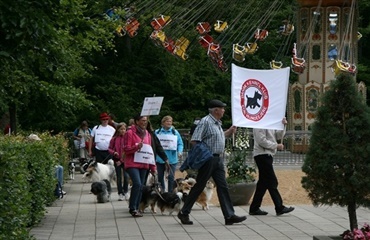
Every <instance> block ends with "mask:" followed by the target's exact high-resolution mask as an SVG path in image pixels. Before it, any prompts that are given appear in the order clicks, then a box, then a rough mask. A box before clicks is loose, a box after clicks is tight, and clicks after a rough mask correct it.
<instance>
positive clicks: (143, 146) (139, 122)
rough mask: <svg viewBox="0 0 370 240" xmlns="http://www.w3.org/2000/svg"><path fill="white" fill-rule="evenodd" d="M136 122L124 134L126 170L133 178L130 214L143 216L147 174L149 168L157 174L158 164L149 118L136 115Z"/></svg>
mask: <svg viewBox="0 0 370 240" xmlns="http://www.w3.org/2000/svg"><path fill="white" fill-rule="evenodd" d="M134 120H135V124H134V125H132V126H131V128H130V129H129V130H127V132H126V133H125V135H124V142H125V144H124V147H123V149H124V152H125V155H126V156H125V170H126V171H127V172H128V174H129V175H130V178H131V180H132V188H131V196H130V201H129V209H130V214H131V215H132V216H133V217H142V216H143V215H142V214H141V213H140V212H139V210H138V209H139V204H140V200H141V194H142V187H143V185H145V176H146V173H147V171H148V170H150V171H151V172H152V173H153V174H156V171H157V170H156V165H155V160H154V154H153V150H152V148H151V136H150V134H149V132H148V131H147V130H146V126H147V124H148V118H147V117H145V116H140V115H138V116H136V117H135V118H134Z"/></svg>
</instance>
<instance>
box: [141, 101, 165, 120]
mask: <svg viewBox="0 0 370 240" xmlns="http://www.w3.org/2000/svg"><path fill="white" fill-rule="evenodd" d="M162 102H163V97H146V98H145V99H144V105H143V109H142V110H141V116H150V115H159V111H160V110H161V106H162Z"/></svg>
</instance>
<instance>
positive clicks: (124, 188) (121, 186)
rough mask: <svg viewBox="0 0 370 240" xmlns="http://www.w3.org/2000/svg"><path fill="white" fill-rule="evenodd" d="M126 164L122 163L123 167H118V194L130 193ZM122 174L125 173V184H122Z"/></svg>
mask: <svg viewBox="0 0 370 240" xmlns="http://www.w3.org/2000/svg"><path fill="white" fill-rule="evenodd" d="M124 166H125V165H124V164H123V163H121V165H119V166H117V165H116V175H117V191H118V194H121V193H122V194H124V193H127V192H128V181H129V177H130V176H129V175H128V173H127V171H125V169H124ZM122 172H123V182H122Z"/></svg>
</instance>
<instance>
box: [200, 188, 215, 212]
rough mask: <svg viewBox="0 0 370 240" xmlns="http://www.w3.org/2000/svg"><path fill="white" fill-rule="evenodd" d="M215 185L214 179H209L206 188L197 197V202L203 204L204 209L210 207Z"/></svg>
mask: <svg viewBox="0 0 370 240" xmlns="http://www.w3.org/2000/svg"><path fill="white" fill-rule="evenodd" d="M214 187H215V185H214V184H213V182H212V181H208V182H207V184H206V187H205V188H204V190H203V192H202V193H201V194H200V195H199V197H198V199H197V203H198V204H199V205H200V206H202V209H203V210H208V209H209V201H210V200H211V198H212V195H213V189H214Z"/></svg>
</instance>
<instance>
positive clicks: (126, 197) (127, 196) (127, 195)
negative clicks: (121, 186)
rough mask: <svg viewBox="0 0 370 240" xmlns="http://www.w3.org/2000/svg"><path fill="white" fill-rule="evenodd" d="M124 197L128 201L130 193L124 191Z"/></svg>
mask: <svg viewBox="0 0 370 240" xmlns="http://www.w3.org/2000/svg"><path fill="white" fill-rule="evenodd" d="M125 199H126V201H128V200H129V199H130V194H129V193H128V192H127V193H125Z"/></svg>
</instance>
